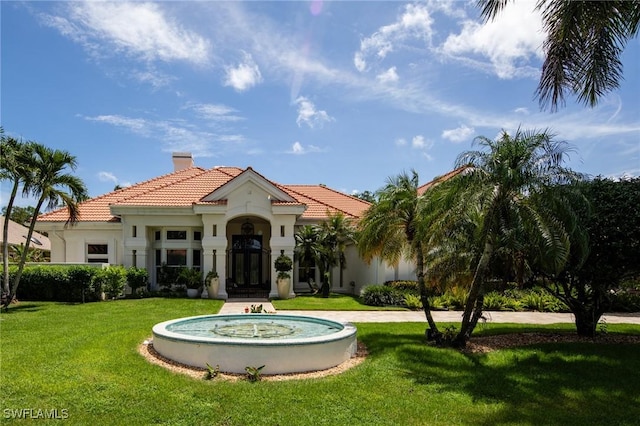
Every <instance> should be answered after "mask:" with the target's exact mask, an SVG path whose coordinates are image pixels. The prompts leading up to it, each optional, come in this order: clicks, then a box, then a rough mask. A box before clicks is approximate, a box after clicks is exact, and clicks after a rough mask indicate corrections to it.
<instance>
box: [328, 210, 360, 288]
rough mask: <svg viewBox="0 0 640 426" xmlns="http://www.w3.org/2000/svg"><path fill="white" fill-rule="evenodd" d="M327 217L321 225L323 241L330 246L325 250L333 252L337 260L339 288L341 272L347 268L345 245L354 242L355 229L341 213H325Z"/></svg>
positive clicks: (341, 279)
mask: <svg viewBox="0 0 640 426" xmlns="http://www.w3.org/2000/svg"><path fill="white" fill-rule="evenodd" d="M327 216H328V219H327V221H326V222H323V223H322V224H321V229H322V235H323V241H325V242H326V243H329V244H330V246H329V247H327V248H328V249H329V250H330V251H333V252H334V256H335V258H336V259H337V263H338V266H339V267H340V287H342V285H343V272H344V269H345V268H346V267H347V259H346V257H345V255H344V252H345V250H346V248H347V244H351V243H354V242H355V229H354V227H353V225H352V223H351V220H350V219H349V218H347V217H346V216H345V215H344V213H342V212H336V213H334V214H331V213H329V212H327Z"/></svg>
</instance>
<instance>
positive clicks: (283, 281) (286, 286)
mask: <svg viewBox="0 0 640 426" xmlns="http://www.w3.org/2000/svg"><path fill="white" fill-rule="evenodd" d="M276 284H277V285H278V297H279V298H280V299H288V298H289V290H290V289H291V278H278V280H277V281H276Z"/></svg>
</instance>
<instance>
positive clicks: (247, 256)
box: [231, 235, 262, 288]
mask: <svg viewBox="0 0 640 426" xmlns="http://www.w3.org/2000/svg"><path fill="white" fill-rule="evenodd" d="M232 242H233V249H232V253H231V270H232V277H231V278H232V279H233V282H234V283H235V284H236V285H237V286H238V287H244V288H247V287H256V286H259V285H260V284H262V235H234V236H233V240H232Z"/></svg>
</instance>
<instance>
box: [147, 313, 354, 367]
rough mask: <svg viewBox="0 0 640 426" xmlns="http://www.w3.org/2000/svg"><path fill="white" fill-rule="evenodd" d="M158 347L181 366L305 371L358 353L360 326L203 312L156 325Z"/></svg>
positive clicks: (155, 345)
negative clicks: (205, 313) (357, 333)
mask: <svg viewBox="0 0 640 426" xmlns="http://www.w3.org/2000/svg"><path fill="white" fill-rule="evenodd" d="M153 348H154V349H155V350H156V351H157V352H158V353H159V354H160V355H162V356H164V357H167V358H169V359H171V360H174V361H177V362H179V363H181V364H186V365H190V366H193V367H200V368H205V367H206V365H207V364H209V365H210V366H212V367H215V366H216V365H219V366H220V371H224V372H229V373H245V367H260V366H262V365H264V366H265V367H264V369H263V370H262V373H263V374H286V373H301V372H307V371H318V370H326V369H328V368H331V367H335V366H336V365H339V364H341V363H343V362H345V361H347V360H348V359H350V358H351V357H352V356H354V355H355V353H356V348H357V340H356V328H355V326H353V325H352V324H348V323H347V324H343V323H339V322H336V321H330V320H326V319H322V318H315V317H309V316H298V315H281V314H275V315H270V314H241V315H203V316H196V317H187V318H179V319H174V320H170V321H165V322H161V323H159V324H156V325H155V326H154V327H153Z"/></svg>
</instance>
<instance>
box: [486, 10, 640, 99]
mask: <svg viewBox="0 0 640 426" xmlns="http://www.w3.org/2000/svg"><path fill="white" fill-rule="evenodd" d="M510 1H511V0H478V5H479V6H480V8H481V14H482V17H483V18H484V19H485V20H491V19H494V18H495V17H496V16H497V15H498V14H499V13H500V11H501V10H502V9H503V8H504V7H505V6H506V4H507V3H509V2H510ZM536 8H537V9H540V10H541V11H542V19H543V25H544V29H545V31H546V32H547V39H546V40H545V42H544V45H543V48H544V50H545V53H546V58H545V61H544V64H543V65H542V75H541V76H540V82H539V83H538V88H537V90H536V95H537V96H538V99H539V101H540V105H541V106H542V107H543V108H545V107H547V106H550V107H551V110H552V111H555V110H557V108H558V104H561V105H564V97H565V92H572V93H574V94H576V95H577V96H578V101H580V102H581V103H584V104H587V105H590V106H595V105H596V104H597V102H598V100H599V99H600V98H601V97H602V96H603V95H604V94H606V93H607V92H609V91H611V90H613V89H616V88H618V87H619V85H620V81H621V80H622V78H623V76H622V62H621V61H620V56H621V55H622V52H623V51H624V47H625V45H626V43H627V41H628V40H630V39H632V38H634V37H635V36H636V35H637V34H638V27H639V25H640V1H638V0H631V1H629V0H617V1H614V0H605V1H577V0H575V1H566V0H538V2H537V5H536Z"/></svg>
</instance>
